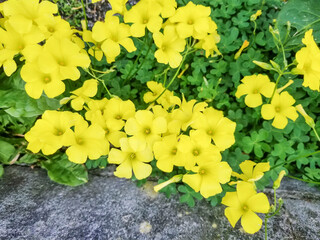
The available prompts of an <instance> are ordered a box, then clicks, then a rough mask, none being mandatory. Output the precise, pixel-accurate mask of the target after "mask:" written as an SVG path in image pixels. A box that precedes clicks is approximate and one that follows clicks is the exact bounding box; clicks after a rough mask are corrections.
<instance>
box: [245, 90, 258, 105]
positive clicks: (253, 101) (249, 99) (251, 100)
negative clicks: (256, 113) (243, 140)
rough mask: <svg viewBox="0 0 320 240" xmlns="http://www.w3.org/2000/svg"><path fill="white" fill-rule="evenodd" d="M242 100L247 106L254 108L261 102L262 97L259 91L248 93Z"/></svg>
mask: <svg viewBox="0 0 320 240" xmlns="http://www.w3.org/2000/svg"><path fill="white" fill-rule="evenodd" d="M244 102H245V103H246V105H247V106H248V107H251V108H255V107H258V106H260V105H261V104H262V97H261V95H260V93H256V94H248V95H247V96H246V97H245V99H244Z"/></svg>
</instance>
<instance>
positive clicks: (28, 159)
mask: <svg viewBox="0 0 320 240" xmlns="http://www.w3.org/2000/svg"><path fill="white" fill-rule="evenodd" d="M37 161H38V156H37V155H36V154H32V153H27V154H25V155H23V156H22V157H21V158H19V160H18V161H17V163H26V164H32V163H35V162H37Z"/></svg>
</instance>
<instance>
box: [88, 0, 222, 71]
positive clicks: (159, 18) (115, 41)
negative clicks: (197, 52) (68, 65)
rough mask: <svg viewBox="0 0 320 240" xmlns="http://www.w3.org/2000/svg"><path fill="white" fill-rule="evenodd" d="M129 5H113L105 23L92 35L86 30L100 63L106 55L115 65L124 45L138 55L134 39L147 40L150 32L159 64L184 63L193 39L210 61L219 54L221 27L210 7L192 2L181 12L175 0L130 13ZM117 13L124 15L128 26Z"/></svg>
mask: <svg viewBox="0 0 320 240" xmlns="http://www.w3.org/2000/svg"><path fill="white" fill-rule="evenodd" d="M126 2H127V1H110V4H111V7H112V10H111V11H109V12H107V13H106V16H105V20H104V22H96V23H95V24H94V26H93V29H92V32H90V31H88V30H86V33H85V35H84V40H85V41H86V42H91V43H93V44H94V45H93V46H92V48H91V49H92V50H91V51H90V52H89V53H90V54H92V55H93V56H95V57H96V58H97V59H98V60H100V59H101V58H102V53H103V54H104V55H105V56H106V58H107V61H108V63H111V62H114V61H115V58H116V57H117V56H118V55H119V54H120V45H121V46H122V47H124V48H125V49H126V50H127V51H128V52H132V51H135V50H136V47H135V46H134V43H133V41H132V39H131V38H130V37H131V36H132V37H137V38H139V37H143V36H145V34H146V29H147V30H148V31H150V32H151V33H152V34H153V41H154V43H155V45H156V46H157V47H158V50H157V51H156V52H155V57H156V59H157V61H158V62H159V63H164V64H169V65H170V67H172V68H176V67H178V66H179V64H180V63H181V61H182V56H181V52H183V51H184V50H185V48H186V39H187V38H189V37H193V38H194V39H197V40H199V41H198V43H197V44H196V45H195V47H196V48H202V49H204V50H205V51H206V56H207V57H208V56H210V55H213V54H214V53H215V52H216V53H219V51H218V48H217V46H216V43H218V42H219V41H220V37H219V35H218V34H217V25H216V24H215V22H214V21H213V20H212V19H211V17H210V12H211V9H210V7H204V6H202V5H195V4H194V3H192V2H189V3H188V4H187V5H186V6H183V7H179V8H177V3H176V1H175V0H166V1H163V0H141V1H139V2H138V3H137V4H136V5H134V6H133V7H132V8H131V9H130V10H127V9H126V7H125V4H126ZM115 13H118V14H121V15H123V19H124V23H121V22H120V19H119V17H118V16H115V15H114V14H115Z"/></svg>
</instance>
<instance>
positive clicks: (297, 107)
mask: <svg viewBox="0 0 320 240" xmlns="http://www.w3.org/2000/svg"><path fill="white" fill-rule="evenodd" d="M296 109H297V111H298V112H299V113H300V114H301V115H302V117H304V120H305V121H306V123H307V124H308V125H309V126H310V127H311V128H314V127H315V126H316V124H315V123H314V120H313V119H312V118H311V117H310V116H309V115H308V114H307V113H306V112H305V110H304V109H303V107H302V105H301V104H299V105H297V106H296Z"/></svg>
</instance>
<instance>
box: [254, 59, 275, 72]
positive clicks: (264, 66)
mask: <svg viewBox="0 0 320 240" xmlns="http://www.w3.org/2000/svg"><path fill="white" fill-rule="evenodd" d="M252 62H253V63H254V64H256V65H258V66H259V67H261V68H263V69H266V70H272V69H273V68H272V66H271V65H270V64H268V63H265V62H259V61H255V60H254V61H252Z"/></svg>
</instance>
